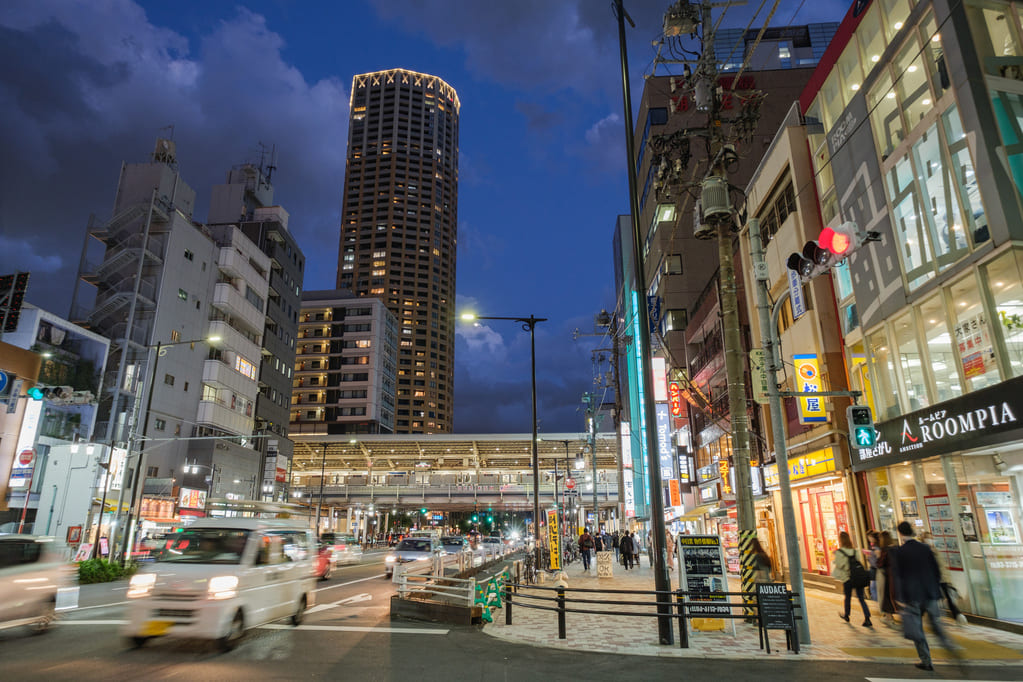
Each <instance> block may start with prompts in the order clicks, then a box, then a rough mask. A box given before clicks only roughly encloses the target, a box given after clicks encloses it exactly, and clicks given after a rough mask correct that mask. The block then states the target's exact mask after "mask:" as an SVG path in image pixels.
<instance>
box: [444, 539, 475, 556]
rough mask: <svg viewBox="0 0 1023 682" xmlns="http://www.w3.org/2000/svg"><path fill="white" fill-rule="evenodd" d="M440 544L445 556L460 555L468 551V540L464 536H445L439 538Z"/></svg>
mask: <svg viewBox="0 0 1023 682" xmlns="http://www.w3.org/2000/svg"><path fill="white" fill-rule="evenodd" d="M440 544H441V545H443V546H444V553H445V554H462V553H463V552H468V551H469V540H468V539H467V538H466V537H465V536H464V535H445V536H443V537H441V539H440Z"/></svg>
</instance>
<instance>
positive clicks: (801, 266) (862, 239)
mask: <svg viewBox="0 0 1023 682" xmlns="http://www.w3.org/2000/svg"><path fill="white" fill-rule="evenodd" d="M878 239H880V234H879V233H877V232H873V231H870V232H861V231H860V229H859V227H858V226H857V225H856V223H853V222H845V223H842V224H841V225H839V226H837V227H834V228H832V227H825V228H824V229H823V230H821V233H820V235H819V236H818V237H817V239H815V240H813V241H808V242H807V243H806V244H804V245H803V251H802V253H793V254H791V255H790V256H789V259H788V261H787V263H786V265H788V268H789V269H790V270H795V271H796V272H797V273H799V276H800V277H801V278H802V279H804V280H808V279H813V278H814V277H816V276H817V275H819V274H821V273H822V272H824V271H825V270H827V269H828V268H830V267H832V266H834V265H837V264H838V263H841V262H842V261H843V260H845V259H846V258H847V257H848V256H849V255H850V254H851V253H852V252H853V251H855V250H856V249H858V248H860V247H861V246H863V245H864V244H866V243H867V242H872V241H877V240H878Z"/></svg>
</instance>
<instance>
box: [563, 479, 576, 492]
mask: <svg viewBox="0 0 1023 682" xmlns="http://www.w3.org/2000/svg"><path fill="white" fill-rule="evenodd" d="M565 487H566V488H568V489H569V490H571V489H572V488H574V487H575V479H574V478H568V479H565Z"/></svg>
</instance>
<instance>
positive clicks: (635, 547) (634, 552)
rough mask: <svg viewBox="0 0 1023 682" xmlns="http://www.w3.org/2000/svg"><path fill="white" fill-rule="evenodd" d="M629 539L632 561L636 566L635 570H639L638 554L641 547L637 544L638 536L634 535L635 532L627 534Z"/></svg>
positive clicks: (641, 549)
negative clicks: (630, 541)
mask: <svg viewBox="0 0 1023 682" xmlns="http://www.w3.org/2000/svg"><path fill="white" fill-rule="evenodd" d="M629 539H630V540H632V560H633V562H634V563H635V564H636V568H639V553H640V552H642V551H643V547H642V546H641V545H640V544H639V536H638V535H636V531H632V532H631V533H629Z"/></svg>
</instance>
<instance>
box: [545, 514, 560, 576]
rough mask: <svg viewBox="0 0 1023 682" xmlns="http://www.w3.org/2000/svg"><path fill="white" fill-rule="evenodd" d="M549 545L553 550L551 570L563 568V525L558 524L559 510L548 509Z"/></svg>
mask: <svg viewBox="0 0 1023 682" xmlns="http://www.w3.org/2000/svg"><path fill="white" fill-rule="evenodd" d="M547 543H548V544H547V546H548V547H550V550H551V570H552V571H560V570H561V527H560V526H559V525H558V510H557V509H548V510H547Z"/></svg>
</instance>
